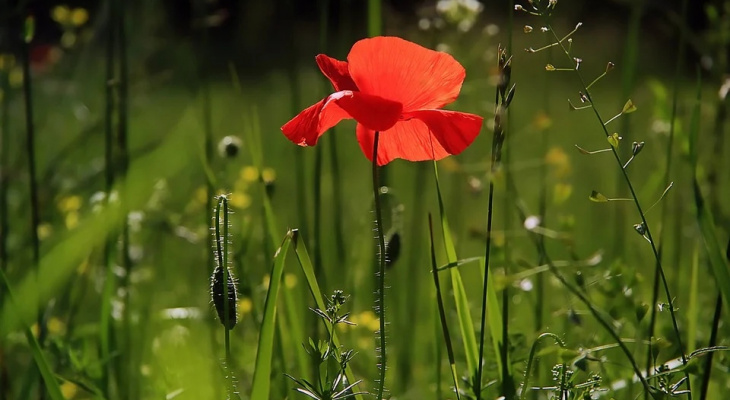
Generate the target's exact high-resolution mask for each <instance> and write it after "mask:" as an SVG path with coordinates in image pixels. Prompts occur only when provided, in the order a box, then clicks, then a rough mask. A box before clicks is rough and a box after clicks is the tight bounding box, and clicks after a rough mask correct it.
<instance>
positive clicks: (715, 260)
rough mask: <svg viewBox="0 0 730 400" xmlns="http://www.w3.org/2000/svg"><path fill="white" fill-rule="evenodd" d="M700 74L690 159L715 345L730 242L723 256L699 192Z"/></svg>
mask: <svg viewBox="0 0 730 400" xmlns="http://www.w3.org/2000/svg"><path fill="white" fill-rule="evenodd" d="M701 101H702V75H701V73H700V70H699V66H698V67H697V84H696V97H695V104H694V107H693V110H692V117H691V120H690V127H689V156H690V157H689V158H690V166H691V170H692V186H693V192H694V201H695V207H696V208H697V222H698V226H699V229H700V232H699V233H700V237H701V240H702V242H704V245H705V249H706V251H707V261H708V264H709V265H710V269H711V270H712V273H713V275H714V277H715V281H716V285H717V287H718V291H719V292H720V293H719V294H718V296H717V300H716V302H715V312H714V315H713V320H712V329H711V334H710V344H711V345H712V346H714V345H715V344H716V342H717V331H718V328H719V325H720V317H721V315H722V307H723V304H722V303H723V302H724V303H725V306H730V273H729V272H728V270H729V268H728V266H730V243H728V247H727V251H726V253H725V254H724V256H723V254H722V250H721V249H720V245H719V242H718V239H717V233H716V232H717V230H716V229H715V223H714V217H713V215H712V211H711V210H710V209H709V208H708V204H707V201H706V199H705V198H704V196H703V195H702V191H701V189H700V183H699V177H698V154H697V147H698V137H699V133H700V121H701V110H700V108H701V104H702V102H701ZM711 355H712V353H710V354H709V355H708V358H707V359H706V360H705V365H704V370H703V372H702V381H701V385H700V399H702V400H704V399H705V398H706V396H707V391H708V388H709V384H710V375H711V372H712V357H710V356H711Z"/></svg>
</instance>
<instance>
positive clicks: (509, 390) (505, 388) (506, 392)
mask: <svg viewBox="0 0 730 400" xmlns="http://www.w3.org/2000/svg"><path fill="white" fill-rule="evenodd" d="M508 3H509V11H511V10H514V8H515V6H514V0H509V2H508ZM507 15H508V16H509V17H508V21H507V54H512V31H513V29H512V26H513V19H514V13H513V12H508V13H507ZM495 92H496V93H495V99H499V90H496V91H495ZM496 105H497V103H496V102H495V106H496ZM504 113H505V117H506V118H507V125H509V120H510V119H511V117H510V113H509V111H508V108H507V107H505V109H504ZM501 134H502V136H503V137H504V145H503V149H504V150H503V153H504V155H503V160H502V164H503V167H504V171H505V176H504V177H505V180H507V181H511V180H512V179H514V177H513V175H512V168H511V166H510V161H511V159H512V157H511V150H510V146H509V142H510V138H509V136H508V135H505V134H504V132H502V133H501ZM489 186H490V188H489V189H490V196H491V195H492V194H493V193H492V192H493V186H494V184H493V181H492V180H490V182H489ZM511 200H512V199H511V198H510V196H509V193H506V194H505V196H504V204H505V207H504V209H505V210H507V209H509V204H510V202H511ZM490 202H491V199H490ZM490 208H491V207H490ZM489 212H490V216H491V213H492V210H491V209H490V211H489ZM503 217H504V229H505V230H506V229H509V228H510V227H511V226H512V213H509V212H506V213H504V214H503ZM490 228H491V227H490ZM489 236H491V229H490V230H489ZM510 255H511V249H510V245H509V241H505V243H504V275H505V276H509V265H510V262H511V259H510V258H511V257H510ZM484 274H485V275H484V284H485V286H486V284H487V277H486V274H487V269H486V268H485V269H484ZM486 293H487V288H486V287H485V288H484V293H483V294H482V295H486ZM482 301H483V303H482V305H483V306H485V307H486V302H485V301H484V299H482ZM509 305H510V290H509V285H505V286H504V288H503V289H502V345H501V348H500V352H499V357H500V358H501V359H502V376H501V377H500V379H501V381H502V393H501V394H502V396H504V397H505V399H506V400H511V399H512V398H513V397H514V385H513V382H512V374H511V372H510V365H509ZM482 311H483V312H484V309H483V310H482ZM483 318H486V315H485V316H483ZM484 329H485V327H484V326H482V335H483V334H484ZM480 347H484V339H483V338H482V340H481V345H480ZM481 360H482V357H481V356H480V357H479V361H480V362H479V365H480V367H481V365H482V361H481ZM480 377H481V375H480ZM479 382H480V384H481V381H479ZM479 393H481V387H480V388H479Z"/></svg>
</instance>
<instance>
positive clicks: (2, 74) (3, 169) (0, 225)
mask: <svg viewBox="0 0 730 400" xmlns="http://www.w3.org/2000/svg"><path fill="white" fill-rule="evenodd" d="M0 93H2V94H0V269H2V270H7V266H8V248H7V245H8V233H9V231H10V229H9V228H10V225H9V223H8V215H9V214H8V185H9V184H10V179H8V177H9V175H10V174H9V173H8V170H9V168H10V85H9V84H8V74H7V72H6V71H3V70H2V69H0ZM1 301H2V295H0V302H1ZM0 395H2V392H1V391H0Z"/></svg>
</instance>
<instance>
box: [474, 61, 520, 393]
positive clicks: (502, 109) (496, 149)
mask: <svg viewBox="0 0 730 400" xmlns="http://www.w3.org/2000/svg"><path fill="white" fill-rule="evenodd" d="M497 58H498V63H499V74H500V77H499V84H498V85H497V89H496V94H495V99H494V103H495V104H494V107H495V109H494V133H493V135H492V156H491V162H490V179H489V197H488V200H487V239H486V245H485V253H484V273H483V278H484V281H483V283H482V300H481V320H480V330H479V357H478V358H477V360H478V365H477V372H476V379H475V382H476V384H477V387H476V393H475V394H476V398H477V400H480V399H481V398H482V394H481V392H482V391H481V385H482V373H483V370H484V362H483V360H484V341H485V336H486V324H487V306H488V305H487V291H488V290H487V288H488V287H489V276H490V272H489V266H490V255H491V249H492V219H493V211H494V176H495V174H496V173H497V172H498V169H499V168H500V167H504V166H501V162H502V148H503V145H504V143H505V137H506V134H505V129H504V124H505V123H506V118H507V108H508V106H509V103H510V101H511V100H512V96H513V95H514V87H512V88H511V89H510V88H509V83H510V74H511V69H512V66H511V58H507V51H506V50H504V49H501V48H500V49H499V50H498V55H497ZM505 168H506V167H505ZM508 180H509V179H508ZM505 214H509V213H505ZM509 222H510V221H509V219H507V217H505V227H506V226H508V225H506V224H508V223H509ZM506 264H507V262H505V265H506ZM506 275H507V273H506V271H505V276H506ZM502 293H503V295H502V301H503V304H502V324H501V327H500V329H501V339H502V342H501V343H499V354H498V357H499V358H500V360H501V362H500V364H501V371H500V372H501V373H502V376H501V377H500V380H501V381H502V395H503V396H505V398H507V399H511V398H512V397H513V395H514V390H513V389H514V388H513V387H512V389H510V387H511V386H512V382H511V381H512V379H511V374H510V372H509V370H510V366H509V361H508V354H507V352H508V348H509V347H508V344H507V342H508V339H507V338H508V336H507V335H508V329H507V325H508V323H507V317H508V312H509V311H508V308H509V293H508V291H507V288H506V287H505V288H504V289H503V292H502Z"/></svg>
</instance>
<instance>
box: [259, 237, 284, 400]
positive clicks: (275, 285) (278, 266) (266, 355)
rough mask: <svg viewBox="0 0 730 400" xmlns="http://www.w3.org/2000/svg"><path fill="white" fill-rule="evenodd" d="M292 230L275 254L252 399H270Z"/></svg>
mask: <svg viewBox="0 0 730 400" xmlns="http://www.w3.org/2000/svg"><path fill="white" fill-rule="evenodd" d="M292 236H293V234H292V231H289V232H287V234H286V236H284V240H283V241H282V242H281V246H279V248H278V250H276V254H275V255H274V265H273V266H272V269H271V279H270V281H269V290H268V291H267V292H266V301H265V302H264V318H263V320H262V321H261V330H260V331H259V343H258V349H257V351H256V367H255V369H254V374H253V383H252V388H251V398H252V399H268V398H269V392H270V391H271V360H272V359H273V356H274V326H275V319H276V299H277V297H278V295H279V289H280V288H281V277H282V275H283V274H284V261H286V253H287V250H289V245H290V244H291V241H292Z"/></svg>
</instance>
